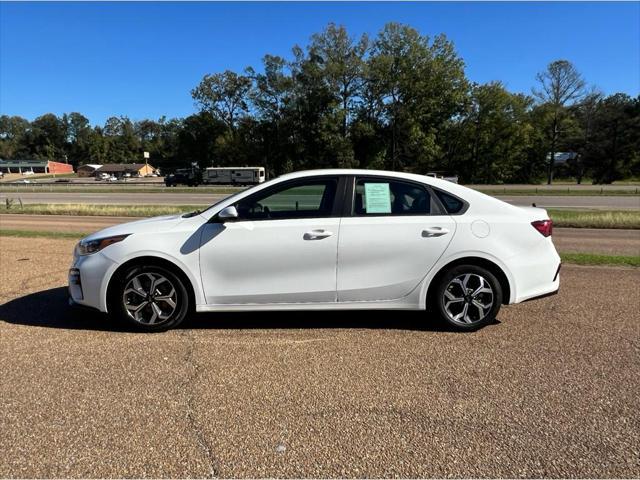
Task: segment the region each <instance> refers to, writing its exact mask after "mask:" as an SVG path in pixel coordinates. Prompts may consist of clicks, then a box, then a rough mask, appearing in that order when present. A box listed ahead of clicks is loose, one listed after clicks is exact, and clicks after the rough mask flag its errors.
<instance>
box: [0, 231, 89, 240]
mask: <svg viewBox="0 0 640 480" xmlns="http://www.w3.org/2000/svg"><path fill="white" fill-rule="evenodd" d="M87 235H89V234H88V233H81V232H52V231H47V230H42V231H41V230H9V229H8V230H5V229H0V237H19V238H43V237H44V238H76V239H80V238H82V237H86V236H87Z"/></svg>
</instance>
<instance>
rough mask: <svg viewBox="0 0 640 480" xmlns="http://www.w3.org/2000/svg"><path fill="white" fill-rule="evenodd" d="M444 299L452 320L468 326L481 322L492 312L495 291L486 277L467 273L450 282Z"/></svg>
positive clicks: (448, 314) (445, 309)
mask: <svg viewBox="0 0 640 480" xmlns="http://www.w3.org/2000/svg"><path fill="white" fill-rule="evenodd" d="M442 301H443V306H444V311H445V312H446V314H447V316H448V317H449V319H450V320H451V321H452V322H455V323H458V324H460V325H466V326H468V325H474V324H476V323H479V322H481V321H482V320H484V318H485V317H486V316H487V315H488V314H489V312H491V307H492V306H493V301H494V293H493V289H492V288H491V284H490V283H489V282H488V281H487V280H486V279H485V278H484V277H482V276H481V275H478V274H475V273H466V274H462V275H458V276H457V277H455V278H453V279H452V280H451V281H450V282H449V284H448V285H447V287H446V288H445V290H444V295H443V299H442Z"/></svg>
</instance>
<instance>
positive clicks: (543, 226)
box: [531, 219, 553, 237]
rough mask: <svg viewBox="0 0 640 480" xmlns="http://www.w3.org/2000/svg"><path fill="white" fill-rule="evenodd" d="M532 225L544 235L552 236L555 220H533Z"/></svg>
mask: <svg viewBox="0 0 640 480" xmlns="http://www.w3.org/2000/svg"><path fill="white" fill-rule="evenodd" d="M531 225H532V226H533V228H535V229H536V230H538V231H539V232H540V233H541V234H542V236H543V237H550V236H551V233H552V232H553V221H552V220H551V219H548V220H536V221H535V222H531Z"/></svg>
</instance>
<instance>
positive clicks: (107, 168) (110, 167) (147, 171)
mask: <svg viewBox="0 0 640 480" xmlns="http://www.w3.org/2000/svg"><path fill="white" fill-rule="evenodd" d="M103 173H108V174H109V175H113V176H114V177H123V176H124V175H125V174H127V173H128V174H129V175H131V176H132V177H144V176H145V175H153V174H155V173H157V169H156V168H154V167H152V166H151V165H149V164H146V163H107V164H105V165H102V166H101V167H100V168H98V169H96V170H94V175H95V174H103Z"/></svg>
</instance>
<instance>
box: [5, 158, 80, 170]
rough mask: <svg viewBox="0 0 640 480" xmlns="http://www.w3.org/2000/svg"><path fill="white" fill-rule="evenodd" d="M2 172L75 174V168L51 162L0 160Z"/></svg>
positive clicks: (66, 164)
mask: <svg viewBox="0 0 640 480" xmlns="http://www.w3.org/2000/svg"><path fill="white" fill-rule="evenodd" d="M0 172H3V173H24V172H33V173H73V166H72V165H69V164H68V163H61V162H52V161H51V160H0Z"/></svg>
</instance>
